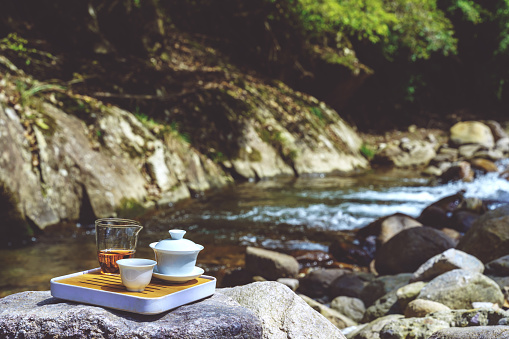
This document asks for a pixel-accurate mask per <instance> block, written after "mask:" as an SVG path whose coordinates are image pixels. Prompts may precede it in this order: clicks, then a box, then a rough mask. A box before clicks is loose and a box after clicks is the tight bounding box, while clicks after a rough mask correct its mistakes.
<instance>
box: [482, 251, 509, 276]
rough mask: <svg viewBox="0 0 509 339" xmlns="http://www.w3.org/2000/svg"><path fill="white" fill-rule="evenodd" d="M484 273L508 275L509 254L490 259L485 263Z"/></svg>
mask: <svg viewBox="0 0 509 339" xmlns="http://www.w3.org/2000/svg"><path fill="white" fill-rule="evenodd" d="M485 267H486V274H488V275H495V276H500V277H507V276H509V255H504V256H503V257H501V258H498V259H495V260H492V261H490V262H489V263H487V264H486V265H485Z"/></svg>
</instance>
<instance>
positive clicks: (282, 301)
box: [221, 281, 344, 339]
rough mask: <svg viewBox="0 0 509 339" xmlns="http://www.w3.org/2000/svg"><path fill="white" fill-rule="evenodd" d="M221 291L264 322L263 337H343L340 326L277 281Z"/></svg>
mask: <svg viewBox="0 0 509 339" xmlns="http://www.w3.org/2000/svg"><path fill="white" fill-rule="evenodd" d="M221 293H222V294H225V295H227V296H229V297H230V298H232V299H233V300H235V301H237V302H238V303H239V304H241V305H242V306H244V307H246V308H248V309H249V310H251V311H253V312H254V313H255V314H256V316H257V317H258V318H259V319H260V320H261V322H262V327H263V337H264V338H267V339H278V338H282V339H283V338H284V339H287V338H303V339H305V338H324V339H330V338H344V336H343V334H342V333H341V331H340V330H339V329H338V328H337V327H335V326H334V325H333V324H332V323H331V322H330V321H328V320H327V319H325V318H324V317H323V316H322V315H321V314H319V313H318V312H316V311H315V310H313V309H312V308H311V307H309V306H308V305H307V304H306V302H305V301H304V300H302V298H301V297H299V296H298V295H296V294H295V293H293V292H292V291H291V290H290V289H289V288H288V287H286V286H284V285H282V284H280V283H277V282H275V281H268V282H259V283H252V284H249V285H245V286H239V287H234V288H225V289H221Z"/></svg>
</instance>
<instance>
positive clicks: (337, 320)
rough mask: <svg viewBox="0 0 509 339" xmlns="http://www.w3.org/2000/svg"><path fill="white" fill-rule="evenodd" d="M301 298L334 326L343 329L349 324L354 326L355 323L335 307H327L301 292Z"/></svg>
mask: <svg viewBox="0 0 509 339" xmlns="http://www.w3.org/2000/svg"><path fill="white" fill-rule="evenodd" d="M299 296H300V297H301V298H302V300H304V301H305V302H306V304H308V305H309V306H311V308H312V309H314V310H315V311H317V312H318V313H320V314H321V315H323V316H324V317H325V318H326V319H327V320H329V321H330V322H331V323H332V324H333V325H334V326H336V327H337V328H339V329H344V328H347V327H350V326H356V325H357V323H356V322H355V321H354V320H353V319H351V318H349V317H348V316H346V315H345V314H343V313H341V312H339V311H338V310H336V309H333V308H331V307H327V306H325V305H323V304H321V303H319V302H318V301H316V300H313V299H311V298H310V297H307V296H305V295H303V294H301V295H299Z"/></svg>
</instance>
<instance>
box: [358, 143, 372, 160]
mask: <svg viewBox="0 0 509 339" xmlns="http://www.w3.org/2000/svg"><path fill="white" fill-rule="evenodd" d="M359 151H360V152H361V154H362V155H363V156H364V157H365V158H366V159H368V160H371V159H373V157H374V156H375V153H376V152H375V150H374V149H373V148H372V147H371V146H369V145H367V144H365V143H363V144H362V145H361V148H360V149H359Z"/></svg>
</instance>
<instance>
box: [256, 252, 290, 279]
mask: <svg viewBox="0 0 509 339" xmlns="http://www.w3.org/2000/svg"><path fill="white" fill-rule="evenodd" d="M246 269H247V270H248V271H249V272H250V273H251V274H252V275H253V276H254V275H259V276H262V277H264V278H265V279H267V280H277V279H278V278H295V277H297V275H298V274H299V263H298V262H297V260H296V259H295V258H294V257H292V256H290V255H288V254H284V253H279V252H275V251H269V250H266V249H263V248H256V247H251V246H248V247H247V248H246Z"/></svg>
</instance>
